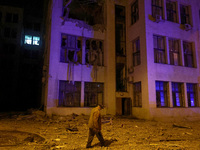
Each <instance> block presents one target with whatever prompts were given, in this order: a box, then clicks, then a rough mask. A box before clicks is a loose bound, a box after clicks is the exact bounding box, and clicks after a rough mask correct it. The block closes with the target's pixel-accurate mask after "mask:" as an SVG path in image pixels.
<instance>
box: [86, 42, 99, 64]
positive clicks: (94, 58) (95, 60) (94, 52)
mask: <svg viewBox="0 0 200 150" xmlns="http://www.w3.org/2000/svg"><path fill="white" fill-rule="evenodd" d="M85 63H86V64H89V65H98V66H103V41H101V40H96V39H87V40H86V47H85Z"/></svg>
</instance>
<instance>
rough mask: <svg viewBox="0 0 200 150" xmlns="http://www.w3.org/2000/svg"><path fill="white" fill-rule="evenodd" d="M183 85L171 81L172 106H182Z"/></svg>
mask: <svg viewBox="0 0 200 150" xmlns="http://www.w3.org/2000/svg"><path fill="white" fill-rule="evenodd" d="M182 88H183V85H182V83H176V82H172V99H173V106H174V107H183V106H184V104H183V97H182V94H183V89H182Z"/></svg>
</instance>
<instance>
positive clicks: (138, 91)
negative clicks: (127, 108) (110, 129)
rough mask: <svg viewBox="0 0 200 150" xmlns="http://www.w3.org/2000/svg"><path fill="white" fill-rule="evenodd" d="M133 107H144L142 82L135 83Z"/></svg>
mask: <svg viewBox="0 0 200 150" xmlns="http://www.w3.org/2000/svg"><path fill="white" fill-rule="evenodd" d="M133 106H134V107H142V88H141V82H136V83H133Z"/></svg>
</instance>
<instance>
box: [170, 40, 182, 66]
mask: <svg viewBox="0 0 200 150" xmlns="http://www.w3.org/2000/svg"><path fill="white" fill-rule="evenodd" d="M170 41H171V46H170ZM176 44H177V50H176V46H175V45H176ZM168 45H169V59H170V65H176V66H180V65H181V62H180V60H181V59H180V44H179V40H178V39H174V38H168ZM175 54H176V55H177V64H176V63H175V62H176V61H175V60H176V59H175Z"/></svg>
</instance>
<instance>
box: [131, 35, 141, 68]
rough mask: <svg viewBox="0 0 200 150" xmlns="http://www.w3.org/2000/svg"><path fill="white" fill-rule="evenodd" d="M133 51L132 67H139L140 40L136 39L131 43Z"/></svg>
mask: <svg viewBox="0 0 200 150" xmlns="http://www.w3.org/2000/svg"><path fill="white" fill-rule="evenodd" d="M132 49H133V66H138V65H140V63H141V62H140V39H139V38H137V39H136V40H134V41H133V42H132Z"/></svg>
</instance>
